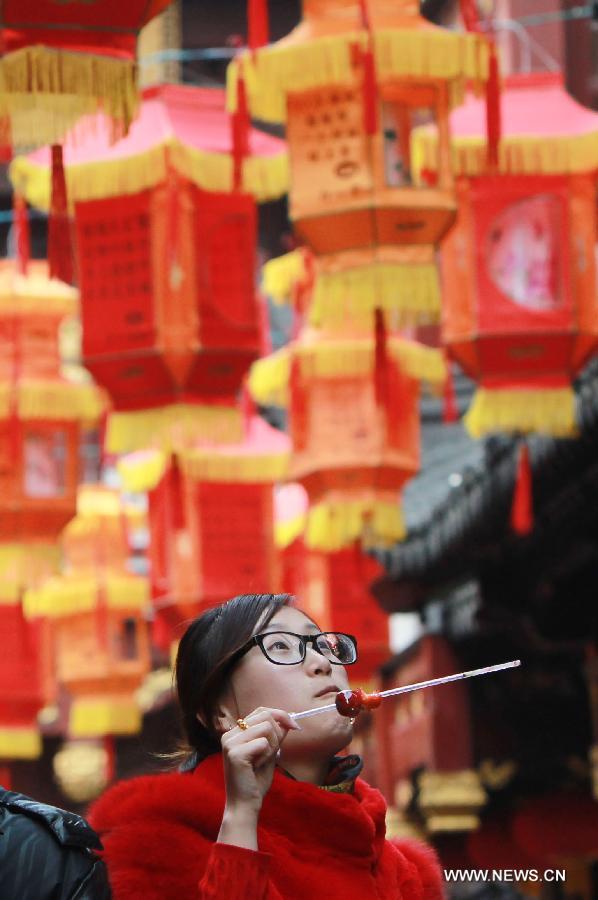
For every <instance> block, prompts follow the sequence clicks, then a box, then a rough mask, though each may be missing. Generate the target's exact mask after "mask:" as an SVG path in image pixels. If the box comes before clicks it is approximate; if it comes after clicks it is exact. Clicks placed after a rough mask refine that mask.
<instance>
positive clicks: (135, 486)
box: [116, 450, 169, 493]
mask: <svg viewBox="0 0 598 900" xmlns="http://www.w3.org/2000/svg"><path fill="white" fill-rule="evenodd" d="M168 458H169V457H168V454H166V453H161V452H160V451H159V450H147V451H143V450H142V451H140V452H139V453H131V454H129V455H128V456H123V457H121V458H120V459H119V460H118V462H117V464H116V467H117V469H118V474H119V475H120V478H121V482H122V486H123V489H124V490H125V491H132V492H133V493H137V492H141V493H142V492H145V491H151V490H153V489H154V488H155V487H156V485H157V484H158V483H159V481H160V479H161V478H162V476H163V475H164V472H165V471H166V466H167V465H168Z"/></svg>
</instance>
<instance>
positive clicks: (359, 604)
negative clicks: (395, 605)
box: [275, 483, 390, 688]
mask: <svg viewBox="0 0 598 900" xmlns="http://www.w3.org/2000/svg"><path fill="white" fill-rule="evenodd" d="M275 511H276V512H275V515H276V530H275V538H276V545H277V547H278V549H279V553H280V562H281V571H282V576H281V584H282V588H283V590H285V591H288V592H289V593H290V594H294V595H295V596H296V597H297V602H298V605H299V607H300V608H301V609H302V610H303V611H304V612H306V613H307V615H309V616H311V617H312V618H313V620H314V621H315V622H317V624H318V625H319V626H320V628H321V629H322V630H323V631H344V632H346V633H348V634H354V635H355V636H356V638H357V641H358V646H359V659H358V661H357V663H355V664H354V665H352V666H351V667H350V668H348V669H347V674H348V675H349V679H350V681H351V683H352V684H353V685H355V687H363V688H366V687H369V686H371V685H372V683H373V679H374V676H375V672H376V669H377V667H378V666H380V665H381V664H382V663H383V662H384V661H385V660H386V659H388V655H389V653H390V649H389V640H388V637H389V636H388V615H387V614H386V613H384V612H383V611H382V610H381V609H380V607H379V606H378V605H377V603H376V601H375V600H374V598H373V597H372V596H371V595H370V593H369V585H370V584H371V583H372V582H373V581H374V580H375V579H376V578H377V577H379V575H380V572H381V568H380V565H379V563H377V562H376V560H374V559H373V557H371V556H368V555H366V554H365V553H364V552H363V551H362V549H361V547H360V545H359V543H358V542H355V543H354V544H353V545H352V546H350V547H346V548H344V549H342V550H337V551H334V552H330V553H325V552H322V551H318V550H310V549H309V548H308V547H306V545H305V542H304V541H303V539H302V537H301V534H302V532H303V530H304V526H305V519H306V517H307V513H308V497H307V493H306V492H305V490H304V489H303V488H302V487H301V485H299V484H292V483H291V484H286V485H284V486H282V487H280V488H278V490H277V492H276V496H275Z"/></svg>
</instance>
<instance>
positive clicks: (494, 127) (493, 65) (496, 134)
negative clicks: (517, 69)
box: [486, 41, 502, 171]
mask: <svg viewBox="0 0 598 900" xmlns="http://www.w3.org/2000/svg"><path fill="white" fill-rule="evenodd" d="M489 43H490V58H489V61H488V84H487V85H486V135H487V140H488V148H487V165H488V169H489V170H490V171H495V170H496V169H497V168H498V151H499V146H500V138H501V130H502V128H501V108H500V72H499V68H498V55H497V53H496V45H495V43H494V41H490V42H489Z"/></svg>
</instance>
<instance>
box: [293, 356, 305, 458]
mask: <svg viewBox="0 0 598 900" xmlns="http://www.w3.org/2000/svg"><path fill="white" fill-rule="evenodd" d="M289 392H290V395H291V404H290V406H291V434H292V437H293V445H294V449H295V450H304V449H305V447H306V445H307V413H308V409H307V394H306V391H305V385H304V383H303V378H302V376H301V364H300V362H299V360H298V359H293V361H292V363H291V374H290V378H289Z"/></svg>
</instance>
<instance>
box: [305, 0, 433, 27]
mask: <svg viewBox="0 0 598 900" xmlns="http://www.w3.org/2000/svg"><path fill="white" fill-rule="evenodd" d="M303 18H304V21H305V22H307V23H309V25H310V28H311V29H312V32H313V34H314V36H315V34H316V33H317V34H324V33H327V34H332V33H339V32H343V31H355V30H358V29H360V28H363V27H364V25H367V26H368V27H370V28H372V29H376V28H396V27H401V26H403V27H404V26H407V27H410V26H411V27H413V25H414V24H415V22H414V21H413V20H419V21H418V23H417V24H425V25H430V23H429V22H426V20H425V19H424V18H423V17H422V16H421V15H420V11H419V2H418V0H362V2H359V0H303ZM409 20H411V21H409ZM431 27H433V26H431Z"/></svg>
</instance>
